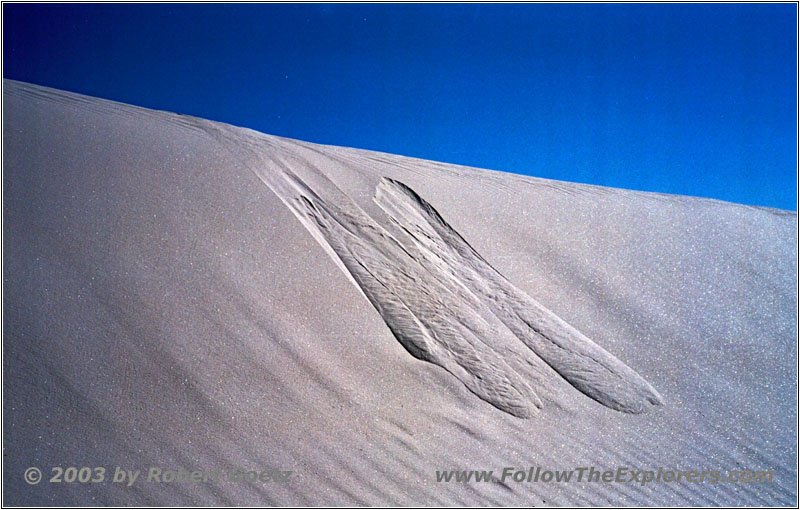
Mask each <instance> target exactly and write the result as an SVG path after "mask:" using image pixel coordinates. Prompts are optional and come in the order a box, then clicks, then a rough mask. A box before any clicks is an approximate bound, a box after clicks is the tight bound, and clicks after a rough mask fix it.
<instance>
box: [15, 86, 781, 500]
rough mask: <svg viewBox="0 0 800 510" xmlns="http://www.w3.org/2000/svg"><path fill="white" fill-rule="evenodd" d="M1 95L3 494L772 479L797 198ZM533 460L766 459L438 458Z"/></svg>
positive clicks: (633, 488) (283, 495)
mask: <svg viewBox="0 0 800 510" xmlns="http://www.w3.org/2000/svg"><path fill="white" fill-rule="evenodd" d="M4 107H5V108H4V118H3V123H4V138H3V142H4V153H3V157H4V189H5V191H4V227H5V233H4V246H5V248H6V254H5V259H4V274H5V280H4V291H5V301H4V305H3V306H4V333H5V335H4V345H3V349H4V367H3V369H4V388H3V391H4V415H5V424H4V425H5V426H4V437H3V441H4V454H5V457H4V459H5V461H4V467H5V469H4V478H3V488H4V498H5V502H6V504H10V505H37V504H38V505H41V504H48V503H50V504H75V505H93V504H113V505H127V504H158V505H172V504H185V505H197V504H204V505H208V504H223V505H263V504H278V505H344V504H384V505H386V504H394V505H412V504H423V505H487V504H490V505H491V504H495V505H511V504H515V505H519V504H525V505H530V504H546V505H561V504H571V505H580V504H593V505H608V504H615V505H619V504H640V505H641V504H646V505H664V504H673V505H793V504H796V501H797V485H796V475H797V473H796V469H795V465H796V464H795V463H796V458H797V443H796V434H797V428H796V419H797V402H796V400H795V398H794V396H795V393H794V391H795V387H796V383H797V374H796V367H795V364H794V360H795V359H796V354H797V351H796V343H795V338H796V335H797V324H796V316H795V311H796V307H797V294H796V285H797V272H796V264H797V251H796V243H797V237H796V229H795V228H796V214H795V213H793V212H786V211H778V210H771V209H763V208H754V207H746V206H741V205H736V204H730V203H725V202H719V201H713V200H705V199H697V198H688V197H678V196H668V195H659V194H652V193H641V192H632V191H624V190H615V189H608V188H599V187H593V186H588V185H578V184H570V183H561V182H555V181H548V180H543V179H535V178H530V177H522V176H517V175H512V174H502V173H498V172H491V171H487V170H477V169H471V168H465V167H458V166H454V165H445V164H440V163H434V162H429V161H422V160H415V159H411V158H405V157H401V156H394V155H388V154H382V153H376V152H369V151H363V150H356V149H346V148H338V147H330V146H322V145H315V144H311V143H305V142H299V141H295V140H288V139H283V138H278V137H273V136H268V135H264V134H261V133H257V132H254V131H251V130H247V129H242V128H236V127H232V126H227V125H224V124H219V123H214V122H210V121H205V120H202V119H196V118H191V117H185V116H180V115H175V114H170V113H165V112H156V111H151V110H146V109H142V108H136V107H132V106H127V105H122V104H119V103H113V102H110V101H104V100H100V99H94V98H89V97H85V96H80V95H76V94H70V93H66V92H61V91H56V90H52V89H47V88H43V87H37V86H34V85H29V84H24V83H20V82H13V81H9V80H5V81H4ZM656 388H657V390H656ZM587 397H588V398H587ZM645 411H649V412H645ZM54 466H62V467H67V466H76V467H81V466H91V467H98V466H101V467H104V468H105V469H106V470H107V471H108V472H109V473H113V472H114V471H115V470H116V468H123V469H127V470H141V471H142V473H143V475H141V476H142V478H141V479H139V480H138V481H137V482H136V483H132V484H125V483H113V482H109V483H60V484H55V483H50V482H49V481H48V480H47V479H48V478H49V475H51V471H50V470H51V468H52V467H54ZM537 466H538V467H541V468H542V469H550V470H573V469H575V468H581V467H587V468H588V467H590V466H591V467H593V468H595V469H599V470H603V471H605V470H615V471H616V470H618V469H619V468H626V469H628V470H632V471H640V470H641V471H645V470H653V471H654V472H655V471H658V470H659V468H661V469H662V470H675V471H677V470H686V471H698V472H702V471H720V472H723V473H726V472H728V471H731V470H752V471H754V472H755V471H769V472H770V473H772V476H771V481H770V482H768V483H733V482H728V483H710V482H707V481H706V482H703V483H699V482H685V481H684V482H672V483H669V482H664V481H661V482H651V483H647V484H642V483H638V481H637V482H631V483H629V482H619V483H617V482H614V483H602V482H598V483H595V482H587V481H586V480H583V481H572V482H568V483H567V482H564V483H536V482H532V481H531V482H528V481H525V482H522V483H517V482H512V481H511V479H510V478H509V479H506V480H503V481H502V482H492V481H489V482H475V481H472V482H469V483H458V482H450V483H448V482H443V481H437V471H438V472H444V471H449V470H459V471H462V470H470V469H476V470H493V471H494V472H495V474H496V475H498V476H499V474H500V473H502V472H503V469H504V468H506V467H514V468H515V469H517V468H524V469H526V470H527V469H528V468H529V467H537ZM29 467H38V468H40V469H41V470H42V471H43V472H44V478H45V480H44V481H43V482H42V483H39V484H36V485H30V484H28V483H26V482H25V479H24V477H23V473H24V472H25V470H26V469H28V468H29ZM151 468H158V469H161V470H178V469H179V468H180V469H184V470H189V471H191V470H200V471H203V472H214V471H218V472H223V473H230V472H233V471H235V470H236V469H239V470H243V471H249V470H255V471H259V472H261V471H264V470H267V471H269V472H277V471H281V472H289V471H291V475H289V476H288V478H287V479H285V480H282V481H276V480H280V477H277V475H276V476H272V477H268V479H269V481H267V482H263V481H260V480H259V481H257V482H252V481H251V482H250V483H243V482H241V481H237V480H236V479H235V477H234V478H231V477H225V476H223V477H219V478H217V479H214V478H213V477H212V479H209V480H205V481H203V482H202V483H159V482H156V481H152V480H151V481H149V482H148V481H146V475H147V473H148V470H149V469H151Z"/></svg>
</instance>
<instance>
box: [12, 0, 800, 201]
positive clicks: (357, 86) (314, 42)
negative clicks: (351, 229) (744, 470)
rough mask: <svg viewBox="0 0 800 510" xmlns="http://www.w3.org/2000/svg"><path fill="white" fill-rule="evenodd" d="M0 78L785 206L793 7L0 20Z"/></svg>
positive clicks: (85, 13)
mask: <svg viewBox="0 0 800 510" xmlns="http://www.w3.org/2000/svg"><path fill="white" fill-rule="evenodd" d="M3 29H4V33H3V38H4V40H3V42H4V50H3V51H4V53H3V56H4V68H3V76H4V77H6V78H13V79H17V80H23V81H29V82H33V83H38V84H41V85H47V86H51V87H57V88H61V89H65V90H70V91H75V92H80V93H83V94H89V95H92V96H99V97H103V98H108V99H114V100H117V101H123V102H126V103H131V104H135V105H140V106H146V107H149V108H157V109H164V110H170V111H174V112H180V113H185V114H189V115H195V116H199V117H205V118H208V119H213V120H218V121H223V122H228V123H231V124H235V125H239V126H247V127H250V128H253V129H256V130H259V131H263V132H266V133H270V134H276V135H281V136H287V137H292V138H299V139H302V140H308V141H313V142H320V143H327V144H334V145H344V146H350V147H361V148H366V149H375V150H381V151H385V152H391V153H397V154H404V155H409V156H416V157H421V158H426V159H433V160H438V161H445V162H451V163H459V164H466V165H473V166H478V167H485V168H492V169H496V170H504V171H508V172H516V173H522V174H528V175H535V176H540V177H548V178H553V179H561V180H568V181H577V182H588V183H593V184H600V185H605V186H616V187H622V188H631V189H640V190H649V191H661V192H666V193H679V194H687V195H698V196H706V197H713V198H719V199H723V200H730V201H734V202H740V203H747V204H755V205H765V206H771V207H779V208H783V209H792V210H796V200H797V187H796V179H797V151H796V147H797V124H796V112H797V103H796V97H797V82H796V76H797V67H796V61H797V59H796V46H795V41H796V29H797V27H796V6H795V4H727V5H711V4H672V5H666V4H649V5H644V4H608V5H598V4H517V5H476V4H469V5H409V4H406V5H353V4H350V5H320V4H318V5H208V4H206V5H168V4H151V5H119V4H117V5H105V6H95V5H54V4H50V5H19V4H4V5H3Z"/></svg>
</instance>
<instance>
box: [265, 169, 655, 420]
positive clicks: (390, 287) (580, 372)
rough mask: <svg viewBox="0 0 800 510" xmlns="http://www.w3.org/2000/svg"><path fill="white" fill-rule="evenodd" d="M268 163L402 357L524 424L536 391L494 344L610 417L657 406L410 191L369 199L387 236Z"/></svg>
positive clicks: (615, 363)
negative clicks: (528, 358)
mask: <svg viewBox="0 0 800 510" xmlns="http://www.w3.org/2000/svg"><path fill="white" fill-rule="evenodd" d="M272 163H273V165H270V166H273V170H276V169H275V166H277V167H278V168H277V171H269V172H257V173H258V174H259V177H261V179H262V180H264V181H265V182H266V183H267V184H268V185H269V186H270V188H272V189H273V191H275V192H276V193H277V194H278V196H280V197H281V199H282V200H283V201H284V202H285V203H286V204H287V205H289V206H290V208H291V209H292V210H293V212H294V213H295V214H296V215H297V216H298V218H300V219H301V221H302V222H303V224H304V225H305V226H306V227H307V228H308V229H309V230H310V231H311V233H312V234H313V235H314V237H315V238H317V240H318V241H319V242H320V243H322V244H323V246H324V247H325V248H326V249H327V251H328V252H329V253H330V254H331V255H332V256H334V258H335V259H337V262H339V263H340V264H341V265H342V266H343V269H345V270H346V271H347V272H348V273H349V275H350V276H352V278H353V281H354V283H355V284H356V285H358V287H359V288H360V289H361V290H362V291H363V293H364V295H365V296H366V297H367V299H369V301H370V302H371V303H372V304H373V305H374V306H375V308H376V309H377V310H378V312H379V313H380V314H381V316H382V317H383V319H384V321H385V322H386V324H387V325H388V326H389V328H390V329H391V331H392V333H394V335H395V337H396V338H397V339H398V340H399V341H400V343H401V344H402V345H403V346H404V347H405V348H406V350H408V352H409V353H411V354H412V355H413V356H414V357H416V358H419V359H421V360H425V361H429V362H431V363H435V364H437V365H439V366H441V367H442V368H444V369H445V370H447V371H448V372H449V373H451V374H452V375H453V376H455V377H457V378H458V379H459V380H460V381H461V382H462V383H464V385H465V386H466V387H467V388H468V389H469V390H470V391H471V392H472V393H474V394H475V395H477V396H478V397H480V398H481V399H483V400H485V401H486V402H488V403H490V404H492V405H494V406H495V407H497V408H498V409H501V410H503V411H505V412H507V413H510V414H512V415H514V416H518V417H522V418H525V417H529V416H531V415H533V414H534V413H535V412H536V410H537V409H539V408H541V407H542V405H543V404H542V400H541V399H540V397H539V396H538V395H537V394H536V391H535V390H534V388H532V387H531V383H532V382H535V381H532V380H530V378H528V377H526V375H525V372H524V371H521V370H519V369H518V367H519V363H518V360H515V359H512V357H511V351H510V350H508V349H504V348H502V347H501V342H500V341H499V339H503V341H507V339H508V338H512V339H513V340H512V341H514V342H520V341H521V342H522V343H523V344H524V345H525V346H527V348H528V349H530V351H532V352H533V353H535V355H536V356H538V357H539V358H540V359H541V360H543V361H544V362H545V363H546V364H547V365H549V366H550V367H551V368H552V369H553V370H554V371H555V372H556V373H557V374H559V375H560V376H561V377H563V378H564V379H565V380H566V381H568V382H569V383H570V384H571V385H572V386H573V387H575V388H576V389H578V390H580V391H581V392H583V393H584V394H585V395H587V396H589V397H591V398H593V399H594V400H596V401H597V402H600V403H601V404H603V405H606V406H608V407H610V408H612V409H616V410H618V411H623V412H627V413H642V412H645V411H647V410H648V409H649V408H651V407H653V406H657V405H660V404H661V403H662V400H661V396H660V395H659V394H658V392H657V391H656V390H655V389H653V387H652V386H650V384H648V383H647V381H645V380H644V379H643V378H642V377H641V376H639V374H637V373H636V372H635V371H633V370H632V369H631V368H630V367H628V366H627V365H625V364H624V363H622V362H621V361H619V360H618V359H617V358H615V357H614V356H613V355H611V354H610V353H608V352H607V351H605V350H604V349H603V348H602V347H600V346H598V345H597V344H595V343H594V342H592V341H591V340H589V339H588V338H586V337H585V336H584V335H582V334H581V333H580V332H579V331H577V330H576V329H575V328H573V327H572V326H570V325H569V324H567V323H566V322H565V321H563V320H562V319H560V318H559V317H557V316H556V315H555V314H554V313H552V312H551V311H550V310H548V309H547V308H545V307H544V306H542V305H541V304H540V303H538V302H537V301H535V300H534V299H532V298H531V297H529V296H528V295H526V294H525V293H524V292H522V291H521V290H519V289H517V288H516V287H514V286H513V285H512V284H511V283H510V282H509V281H508V280H506V279H505V278H504V277H503V276H502V275H501V274H500V273H499V272H497V271H496V270H495V269H494V268H493V267H492V266H491V265H490V264H489V263H488V262H486V261H485V260H484V259H483V258H482V257H481V256H480V254H478V253H477V252H476V251H475V250H474V249H473V248H472V247H471V246H470V245H469V244H468V243H467V242H466V241H465V240H464V239H463V238H462V237H461V236H460V235H459V234H458V232H456V231H455V230H454V229H453V228H452V227H451V226H450V225H449V224H448V223H447V222H446V221H445V220H444V219H443V218H442V217H441V216H440V215H439V213H438V212H437V211H436V210H435V209H434V208H433V207H432V206H431V205H430V204H429V203H427V202H426V201H425V200H423V199H422V198H421V197H420V196H419V195H417V193H415V192H414V191H413V190H412V189H411V188H409V187H408V186H406V185H404V184H402V183H400V182H398V181H394V180H391V179H386V178H384V179H383V180H382V181H381V182H380V184H379V185H378V187H377V190H376V194H375V197H374V200H375V202H376V203H377V204H378V206H380V207H381V208H382V209H383V210H384V211H385V212H386V214H387V215H388V216H389V218H391V220H392V221H393V222H394V223H395V224H396V225H397V226H398V227H399V229H400V232H398V233H397V234H398V235H392V233H390V232H389V231H388V230H387V229H386V228H384V227H383V226H381V225H380V224H379V223H378V222H377V221H375V220H374V219H373V218H372V217H370V216H369V215H368V214H367V213H366V212H364V211H363V210H362V209H360V208H359V207H358V206H357V205H356V204H355V203H354V202H353V201H352V200H351V199H350V198H349V197H347V195H345V194H344V193H343V192H341V190H339V189H338V188H336V186H335V185H334V184H333V183H332V182H330V181H328V180H327V178H324V177H322V178H320V174H316V175H315V177H314V179H316V180H317V184H319V182H322V183H323V184H324V185H323V186H322V191H324V192H325V193H326V199H323V198H322V197H321V196H320V195H318V194H317V193H316V192H315V191H314V190H312V189H311V187H310V186H309V185H308V184H307V183H306V182H304V181H303V180H302V179H300V178H299V177H298V176H297V175H295V173H293V172H292V171H291V170H290V168H289V166H288V165H286V164H284V163H283V162H282V161H277V160H273V161H272ZM320 179H321V180H320ZM318 187H319V186H318ZM515 367H516V368H515ZM553 375H555V374H553Z"/></svg>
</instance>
